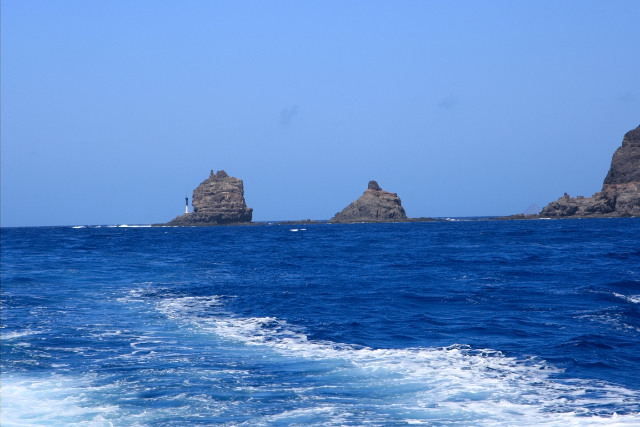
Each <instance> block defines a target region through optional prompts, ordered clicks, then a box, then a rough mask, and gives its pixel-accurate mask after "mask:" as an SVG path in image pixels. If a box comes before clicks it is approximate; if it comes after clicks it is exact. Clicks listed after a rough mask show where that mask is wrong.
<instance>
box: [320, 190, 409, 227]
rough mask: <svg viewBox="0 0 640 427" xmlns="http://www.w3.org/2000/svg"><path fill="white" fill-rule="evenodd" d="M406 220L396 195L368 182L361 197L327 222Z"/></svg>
mask: <svg viewBox="0 0 640 427" xmlns="http://www.w3.org/2000/svg"><path fill="white" fill-rule="evenodd" d="M408 220H409V219H408V218H407V214H406V213H405V211H404V208H403V207H402V204H401V202H400V198H399V197H398V195H397V194H396V193H390V192H388V191H384V190H383V189H382V188H380V186H379V185H378V183H377V182H375V181H369V186H368V188H367V189H366V190H365V192H364V193H363V194H362V196H360V198H359V199H357V200H356V201H354V202H353V203H351V204H350V205H349V206H347V207H346V208H344V209H343V210H342V211H341V212H338V213H337V214H336V215H335V216H334V217H333V218H331V220H330V221H329V222H401V221H408Z"/></svg>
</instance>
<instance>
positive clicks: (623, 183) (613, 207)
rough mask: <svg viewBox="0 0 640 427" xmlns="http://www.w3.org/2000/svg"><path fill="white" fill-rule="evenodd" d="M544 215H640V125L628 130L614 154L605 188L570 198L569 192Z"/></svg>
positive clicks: (552, 216) (544, 212) (542, 214)
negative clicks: (585, 195) (591, 193)
mask: <svg viewBox="0 0 640 427" xmlns="http://www.w3.org/2000/svg"><path fill="white" fill-rule="evenodd" d="M540 216H541V217H550V218H560V217H622V216H640V126H638V127H637V128H635V129H633V130H631V131H629V132H627V133H626V134H625V136H624V138H623V140H622V146H621V147H619V148H618V149H617V150H616V152H615V153H614V154H613V159H612V160H611V168H610V169H609V173H608V174H607V177H606V178H605V180H604V184H603V186H602V191H600V192H598V193H596V194H594V195H593V196H591V197H576V198H571V197H569V195H568V194H567V193H565V194H564V196H562V197H560V198H559V199H558V200H556V201H554V202H551V203H549V204H548V205H547V206H546V207H545V208H544V209H542V212H540Z"/></svg>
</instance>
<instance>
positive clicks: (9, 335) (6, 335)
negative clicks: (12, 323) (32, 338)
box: [2, 329, 40, 340]
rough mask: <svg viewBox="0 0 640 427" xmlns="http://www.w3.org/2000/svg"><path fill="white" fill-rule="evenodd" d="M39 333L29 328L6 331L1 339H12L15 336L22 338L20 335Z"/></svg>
mask: <svg viewBox="0 0 640 427" xmlns="http://www.w3.org/2000/svg"><path fill="white" fill-rule="evenodd" d="M39 333H40V332H38V331H34V330H31V329H26V330H22V331H13V332H7V333H3V334H2V340H14V339H16V338H22V337H26V336H29V335H36V334H39Z"/></svg>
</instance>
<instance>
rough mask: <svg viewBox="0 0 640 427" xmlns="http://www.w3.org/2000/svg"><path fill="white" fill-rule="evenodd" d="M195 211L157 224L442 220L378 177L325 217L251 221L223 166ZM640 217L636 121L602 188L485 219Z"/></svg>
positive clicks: (198, 193)
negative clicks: (419, 212) (412, 209)
mask: <svg viewBox="0 0 640 427" xmlns="http://www.w3.org/2000/svg"><path fill="white" fill-rule="evenodd" d="M192 206H193V212H189V213H185V214H183V215H180V216H178V217H176V218H174V219H173V220H171V221H169V222H167V223H165V224H154V225H156V226H211V225H259V224H283V225H295V224H316V223H361V222H371V223H382V222H427V221H446V220H445V219H435V218H426V217H422V218H409V217H408V216H407V214H406V212H405V210H404V208H403V207H402V202H401V200H400V197H398V195H397V194H396V193H391V192H388V191H384V190H383V189H382V188H381V187H380V185H378V183H377V182H376V181H373V180H372V181H369V184H368V186H367V189H366V190H365V191H364V193H363V194H362V196H360V197H359V198H358V199H356V200H355V201H353V202H352V203H350V204H349V205H348V206H346V207H345V208H344V209H343V210H341V211H340V212H338V213H336V214H335V215H334V216H333V218H331V219H330V220H328V221H316V220H311V219H306V220H298V221H265V222H259V223H255V222H252V217H253V209H251V208H249V207H247V204H246V201H245V199H244V183H243V181H242V180H241V179H238V178H235V177H232V176H229V175H228V174H227V173H226V172H225V171H224V170H220V171H218V172H216V173H214V172H213V171H211V174H210V175H209V178H207V179H205V180H204V181H203V182H202V183H200V185H199V186H198V187H197V188H196V189H195V190H194V191H193V197H192ZM615 217H640V126H638V127H637V128H635V129H633V130H630V131H629V132H627V133H626V134H625V135H624V137H623V139H622V145H621V146H620V147H619V148H618V149H617V150H616V151H615V153H614V154H613V158H612V160H611V167H610V169H609V172H608V173H607V176H606V177H605V179H604V183H603V186H602V190H601V191H599V192H597V193H595V194H594V195H592V196H591V197H583V196H578V197H570V196H569V195H568V194H567V193H565V194H564V195H563V196H562V197H560V198H559V199H557V200H555V201H553V202H551V203H549V204H548V205H547V206H545V207H544V208H543V209H542V210H541V212H540V213H539V214H533V215H528V214H518V215H510V216H502V217H489V218H483V219H485V220H486V219H494V220H520V219H547V218H615Z"/></svg>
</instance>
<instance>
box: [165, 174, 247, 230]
mask: <svg viewBox="0 0 640 427" xmlns="http://www.w3.org/2000/svg"><path fill="white" fill-rule="evenodd" d="M191 204H192V206H193V212H189V213H185V214H183V215H180V216H178V217H176V218H175V219H173V220H172V221H169V222H168V223H166V224H163V225H166V226H206V225H229V224H244V223H250V222H251V218H252V216H253V209H251V208H248V207H247V204H246V203H245V200H244V184H243V182H242V180H241V179H238V178H234V177H232V176H229V175H227V173H226V172H225V171H223V170H221V171H218V172H216V173H215V174H214V173H213V171H211V174H210V175H209V178H207V179H205V180H204V181H202V183H201V184H200V185H198V187H197V188H196V189H195V190H193V197H192V199H191Z"/></svg>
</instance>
